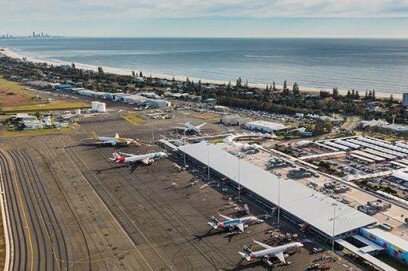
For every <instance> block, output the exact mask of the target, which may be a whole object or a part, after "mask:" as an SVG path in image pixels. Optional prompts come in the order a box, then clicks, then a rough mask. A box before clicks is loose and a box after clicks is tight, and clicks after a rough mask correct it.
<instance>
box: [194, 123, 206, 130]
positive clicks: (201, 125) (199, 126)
mask: <svg viewBox="0 0 408 271" xmlns="http://www.w3.org/2000/svg"><path fill="white" fill-rule="evenodd" d="M206 124H207V122H204V123H203V124H200V125H198V126H196V128H198V129H200V128H201V127H203V126H204V125H206Z"/></svg>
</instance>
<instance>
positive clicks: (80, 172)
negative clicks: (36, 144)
mask: <svg viewBox="0 0 408 271" xmlns="http://www.w3.org/2000/svg"><path fill="white" fill-rule="evenodd" d="M63 150H64V152H65V154H66V155H67V157H70V156H69V154H68V153H67V151H66V149H65V148H63ZM70 160H71V163H72V164H73V165H74V167H75V168H76V170H77V171H78V172H79V174H80V175H81V176H82V178H84V180H85V181H86V183H87V184H88V186H89V187H90V188H91V190H92V191H93V192H94V194H95V195H96V196H97V198H98V199H99V201H100V202H101V203H102V204H103V206H105V208H106V209H107V211H108V212H109V214H110V215H111V217H112V218H113V221H115V222H116V224H117V225H118V226H119V227H120V228H121V229H122V231H123V233H124V234H125V235H126V237H127V238H128V239H129V241H130V242H131V243H132V244H133V246H134V248H135V250H136V251H137V252H138V254H139V255H140V257H142V259H143V261H144V262H145V263H146V264H147V266H148V267H149V269H150V270H152V271H153V270H154V269H153V267H152V266H151V265H150V264H149V263H148V262H147V260H146V258H145V257H144V256H143V254H142V253H141V252H140V251H139V249H138V248H137V247H136V244H135V243H134V242H133V240H132V239H131V238H130V236H129V235H128V233H127V232H126V231H125V229H124V228H123V227H122V225H121V224H120V223H119V221H117V219H116V218H115V216H114V215H113V214H112V212H111V210H110V209H109V208H108V206H106V204H105V202H104V201H103V200H102V199H101V197H100V196H99V195H98V193H97V192H96V191H95V189H93V187H92V186H91V184H90V183H89V181H88V179H87V178H86V177H85V176H84V174H83V173H82V171H80V170H79V168H78V166H77V165H76V164H75V162H74V161H72V159H70ZM159 256H160V255H159Z"/></svg>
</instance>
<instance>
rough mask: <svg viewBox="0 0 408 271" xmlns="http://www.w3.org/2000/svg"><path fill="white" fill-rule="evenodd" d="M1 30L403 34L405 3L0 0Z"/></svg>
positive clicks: (407, 33)
mask: <svg viewBox="0 0 408 271" xmlns="http://www.w3.org/2000/svg"><path fill="white" fill-rule="evenodd" d="M0 5H1V6H2V9H1V10H0V16H1V18H2V19H1V22H2V23H1V24H0V33H9V34H13V35H27V34H28V33H31V32H32V31H33V29H36V32H44V33H45V32H46V33H51V34H54V35H62V36H71V37H265V38H266V37H329V38H333V37H363V38H370V37H371V38H375V37H386V38H408V27H407V25H408V0H359V1H350V0H275V1H270V0H259V1H250V0H219V1H215V0H208V1H198V0H188V1H187V0H181V1H174V0H167V1H164V0H150V1H147V0H117V1H109V0H98V1H96V0H72V1H69V2H68V1H54V0H43V1H37V0H23V1H5V0H0Z"/></svg>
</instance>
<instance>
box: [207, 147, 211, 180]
mask: <svg viewBox="0 0 408 271" xmlns="http://www.w3.org/2000/svg"><path fill="white" fill-rule="evenodd" d="M207 169H208V172H207V173H208V176H207V178H208V181H210V180H211V176H210V143H209V142H207Z"/></svg>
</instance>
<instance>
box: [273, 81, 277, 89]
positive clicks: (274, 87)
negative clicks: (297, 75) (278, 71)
mask: <svg viewBox="0 0 408 271" xmlns="http://www.w3.org/2000/svg"><path fill="white" fill-rule="evenodd" d="M272 90H273V91H276V83H275V81H273V83H272Z"/></svg>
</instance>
